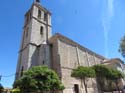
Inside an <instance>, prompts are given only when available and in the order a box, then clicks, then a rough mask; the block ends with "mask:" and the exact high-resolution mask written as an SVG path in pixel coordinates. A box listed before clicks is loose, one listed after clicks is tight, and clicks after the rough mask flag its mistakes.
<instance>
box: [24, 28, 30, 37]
mask: <svg viewBox="0 0 125 93" xmlns="http://www.w3.org/2000/svg"><path fill="white" fill-rule="evenodd" d="M28 31H29V28H28V27H27V28H26V32H25V33H26V37H28Z"/></svg>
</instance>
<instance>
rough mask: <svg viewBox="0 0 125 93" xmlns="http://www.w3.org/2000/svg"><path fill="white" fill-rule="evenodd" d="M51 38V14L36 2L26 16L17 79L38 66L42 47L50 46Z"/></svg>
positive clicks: (38, 1)
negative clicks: (49, 40) (25, 71)
mask: <svg viewBox="0 0 125 93" xmlns="http://www.w3.org/2000/svg"><path fill="white" fill-rule="evenodd" d="M50 37H51V13H50V12H49V11H48V10H47V9H46V8H44V7H43V6H41V5H40V0H35V1H34V3H33V4H32V6H31V8H30V9H29V10H28V12H26V14H25V22H24V27H23V35H22V43H21V46H20V50H19V57H18V64H17V70H16V73H17V75H16V79H17V78H19V77H20V76H21V75H22V72H23V71H24V70H27V69H29V68H30V67H31V66H34V65H38V63H39V54H40V53H39V51H40V48H41V46H42V45H45V44H46V45H48V39H49V38H50ZM44 56H45V55H44Z"/></svg>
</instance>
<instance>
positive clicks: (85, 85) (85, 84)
mask: <svg viewBox="0 0 125 93" xmlns="http://www.w3.org/2000/svg"><path fill="white" fill-rule="evenodd" d="M83 83H84V87H85V91H86V93H88V90H87V83H86V81H85V79H83Z"/></svg>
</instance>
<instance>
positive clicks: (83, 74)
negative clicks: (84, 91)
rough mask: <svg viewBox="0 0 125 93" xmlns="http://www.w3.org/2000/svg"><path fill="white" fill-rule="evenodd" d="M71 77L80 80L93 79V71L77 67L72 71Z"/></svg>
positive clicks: (89, 68)
mask: <svg viewBox="0 0 125 93" xmlns="http://www.w3.org/2000/svg"><path fill="white" fill-rule="evenodd" d="M71 76H72V77H77V78H81V79H85V78H89V77H95V71H94V70H93V69H92V68H91V67H83V66H79V67H78V68H76V69H73V71H72V74H71Z"/></svg>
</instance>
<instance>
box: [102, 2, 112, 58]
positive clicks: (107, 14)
mask: <svg viewBox="0 0 125 93" xmlns="http://www.w3.org/2000/svg"><path fill="white" fill-rule="evenodd" d="M113 16H114V0H107V2H106V7H105V9H104V11H103V19H102V25H103V30H104V38H105V56H106V57H108V34H109V30H110V26H111V21H112V18H113Z"/></svg>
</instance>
